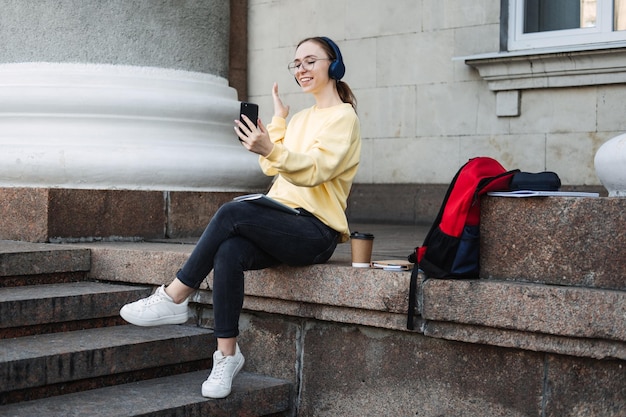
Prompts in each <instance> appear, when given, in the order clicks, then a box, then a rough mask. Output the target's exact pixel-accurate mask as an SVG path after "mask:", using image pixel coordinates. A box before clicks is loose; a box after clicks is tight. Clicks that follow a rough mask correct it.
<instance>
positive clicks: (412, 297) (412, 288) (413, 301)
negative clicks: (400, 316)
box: [406, 264, 419, 330]
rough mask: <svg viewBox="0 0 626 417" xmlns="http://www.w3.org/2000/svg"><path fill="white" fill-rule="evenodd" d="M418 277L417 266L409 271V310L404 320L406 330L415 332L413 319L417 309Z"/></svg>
mask: <svg viewBox="0 0 626 417" xmlns="http://www.w3.org/2000/svg"><path fill="white" fill-rule="evenodd" d="M418 275H419V268H418V267H417V264H416V265H415V266H414V267H413V270H412V271H411V282H410V284H409V310H408V315H407V319H406V328H407V329H409V330H415V323H414V317H415V314H416V313H417V312H416V307H417V277H418Z"/></svg>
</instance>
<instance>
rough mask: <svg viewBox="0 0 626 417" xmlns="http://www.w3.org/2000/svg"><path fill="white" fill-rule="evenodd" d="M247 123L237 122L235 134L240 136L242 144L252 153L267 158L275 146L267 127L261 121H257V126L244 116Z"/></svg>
mask: <svg viewBox="0 0 626 417" xmlns="http://www.w3.org/2000/svg"><path fill="white" fill-rule="evenodd" d="M242 118H243V120H244V122H245V124H244V123H241V121H240V120H235V124H236V125H237V126H235V133H236V134H237V136H239V141H240V142H241V144H242V145H243V146H244V147H245V148H246V149H247V150H249V151H250V152H254V153H256V154H259V155H261V156H267V155H269V154H270V152H272V149H274V144H273V143H272V141H271V140H270V135H269V134H268V133H267V130H266V129H265V126H264V125H263V123H262V122H261V119H258V120H257V125H258V127H257V126H254V123H253V122H252V121H251V120H250V119H249V118H248V117H247V116H246V115H242Z"/></svg>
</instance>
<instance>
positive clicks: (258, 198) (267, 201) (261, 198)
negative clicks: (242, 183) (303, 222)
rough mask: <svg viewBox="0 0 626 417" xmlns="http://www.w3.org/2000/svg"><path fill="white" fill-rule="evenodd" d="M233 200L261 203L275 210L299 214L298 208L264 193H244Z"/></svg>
mask: <svg viewBox="0 0 626 417" xmlns="http://www.w3.org/2000/svg"><path fill="white" fill-rule="evenodd" d="M233 200H234V201H246V202H249V203H255V204H261V205H263V206H267V207H271V208H273V209H276V210H281V211H285V212H287V213H291V214H300V210H298V209H295V208H292V207H289V206H287V205H285V204H283V203H281V202H279V201H276V200H274V199H272V198H269V197H268V196H266V195H265V194H246V195H240V196H239V197H235V198H233Z"/></svg>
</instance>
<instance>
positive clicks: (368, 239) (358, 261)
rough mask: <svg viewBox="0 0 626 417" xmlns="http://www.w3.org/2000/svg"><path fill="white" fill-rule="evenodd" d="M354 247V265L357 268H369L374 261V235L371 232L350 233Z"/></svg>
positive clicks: (351, 243)
mask: <svg viewBox="0 0 626 417" xmlns="http://www.w3.org/2000/svg"><path fill="white" fill-rule="evenodd" d="M350 245H351V247H352V266H353V267H355V268H369V266H370V263H371V262H372V247H373V246H374V235H373V234H371V233H359V232H353V233H352V234H350Z"/></svg>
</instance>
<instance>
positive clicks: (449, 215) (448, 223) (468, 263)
mask: <svg viewBox="0 0 626 417" xmlns="http://www.w3.org/2000/svg"><path fill="white" fill-rule="evenodd" d="M517 172H519V170H517V169H516V170H513V171H507V170H506V169H504V167H503V166H502V165H500V163H499V162H498V161H496V160H495V159H492V158H489V157H476V158H472V159H470V160H469V161H467V162H466V163H465V164H464V165H463V166H462V167H461V168H460V169H459V170H458V172H457V173H456V175H455V176H454V178H453V179H452V182H451V183H450V186H449V187H448V190H447V192H446V195H445V197H444V200H443V203H442V204H441V208H440V209H439V213H438V214H437V218H436V219H435V221H434V223H433V224H432V226H431V228H430V230H429V232H428V234H427V235H426V238H425V239H424V243H423V244H422V246H418V247H416V248H415V250H414V252H413V253H411V254H410V255H409V257H408V260H409V261H410V262H412V263H414V264H415V267H414V268H413V270H412V272H411V282H410V287H409V311H408V319H407V328H408V329H410V330H413V327H414V326H413V316H414V313H415V307H416V305H415V304H416V293H417V276H418V271H420V270H421V271H423V272H424V273H425V274H426V276H427V277H429V278H455V279H464V278H467V279H471V278H478V272H479V229H480V196H481V195H483V194H485V193H487V192H491V191H508V190H509V185H510V182H511V178H512V177H513V175H514V174H515V173H517Z"/></svg>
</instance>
